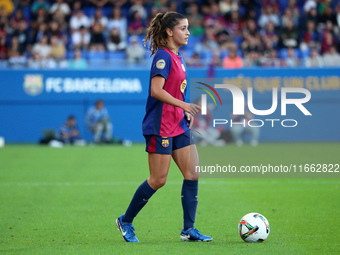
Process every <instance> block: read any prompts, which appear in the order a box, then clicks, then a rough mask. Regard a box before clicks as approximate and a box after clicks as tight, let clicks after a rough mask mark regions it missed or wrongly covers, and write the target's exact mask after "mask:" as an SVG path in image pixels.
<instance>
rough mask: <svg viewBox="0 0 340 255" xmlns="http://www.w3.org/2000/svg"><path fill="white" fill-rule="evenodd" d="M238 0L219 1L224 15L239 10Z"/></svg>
mask: <svg viewBox="0 0 340 255" xmlns="http://www.w3.org/2000/svg"><path fill="white" fill-rule="evenodd" d="M237 2H238V1H236V0H222V1H220V2H219V5H220V12H221V13H222V14H223V15H228V14H230V13H232V12H234V11H237V12H238V9H239V6H238V3H237Z"/></svg>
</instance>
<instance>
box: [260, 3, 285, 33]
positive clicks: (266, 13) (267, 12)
mask: <svg viewBox="0 0 340 255" xmlns="http://www.w3.org/2000/svg"><path fill="white" fill-rule="evenodd" d="M261 11H262V13H261V16H260V18H259V22H258V23H259V26H260V27H262V28H264V27H265V26H266V24H267V23H268V22H269V21H271V22H273V23H274V25H275V27H277V26H279V25H280V19H279V16H278V14H277V13H276V12H275V9H274V8H273V7H272V6H271V5H268V6H267V7H264V8H262V10H261Z"/></svg>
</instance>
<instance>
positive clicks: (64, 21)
mask: <svg viewBox="0 0 340 255" xmlns="http://www.w3.org/2000/svg"><path fill="white" fill-rule="evenodd" d="M51 19H52V21H53V22H56V23H57V24H58V28H59V30H60V31H61V32H62V33H63V34H68V32H69V22H68V16H65V15H64V14H63V13H62V11H61V10H59V9H57V10H56V11H55V12H54V13H53V14H52V17H51Z"/></svg>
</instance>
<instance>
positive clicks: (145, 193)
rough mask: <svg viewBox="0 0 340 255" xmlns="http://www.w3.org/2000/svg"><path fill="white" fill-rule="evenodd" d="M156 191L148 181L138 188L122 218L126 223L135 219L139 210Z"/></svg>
mask: <svg viewBox="0 0 340 255" xmlns="http://www.w3.org/2000/svg"><path fill="white" fill-rule="evenodd" d="M155 192H156V190H154V189H153V188H151V187H150V185H149V183H148V182H147V181H144V182H143V183H142V184H141V185H140V186H139V187H138V189H137V190H136V192H135V195H134V196H133V198H132V200H131V203H130V205H129V207H128V209H127V210H126V212H125V214H124V216H123V218H122V221H123V222H124V223H132V221H133V219H134V218H135V217H136V215H137V214H138V213H139V211H140V210H142V208H143V207H144V205H146V203H147V202H148V200H149V198H150V197H151V196H152V195H153V194H154V193H155Z"/></svg>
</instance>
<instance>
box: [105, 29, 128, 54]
mask: <svg viewBox="0 0 340 255" xmlns="http://www.w3.org/2000/svg"><path fill="white" fill-rule="evenodd" d="M126 46H127V45H126V42H125V41H124V40H122V39H121V38H120V32H119V29H118V28H112V30H111V31H110V34H109V38H108V42H107V49H108V50H109V51H117V50H125V48H126Z"/></svg>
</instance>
